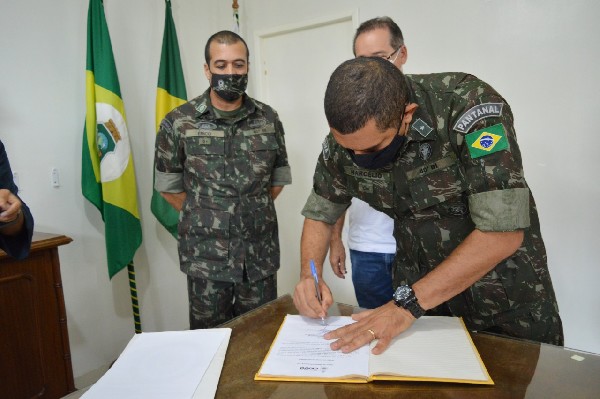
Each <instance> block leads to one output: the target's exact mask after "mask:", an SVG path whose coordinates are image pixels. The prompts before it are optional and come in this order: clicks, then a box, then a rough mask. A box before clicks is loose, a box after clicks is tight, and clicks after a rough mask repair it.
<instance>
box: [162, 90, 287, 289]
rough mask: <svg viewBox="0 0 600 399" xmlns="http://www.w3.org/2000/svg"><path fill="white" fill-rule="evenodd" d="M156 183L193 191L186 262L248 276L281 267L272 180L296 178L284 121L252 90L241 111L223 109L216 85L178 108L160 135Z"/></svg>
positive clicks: (186, 209) (183, 232) (215, 275)
mask: <svg viewBox="0 0 600 399" xmlns="http://www.w3.org/2000/svg"><path fill="white" fill-rule="evenodd" d="M155 162H156V170H155V184H154V186H155V189H156V190H157V191H159V192H167V193H179V192H185V193H186V200H185V202H184V204H183V207H182V211H181V213H180V216H179V218H180V219H179V227H178V231H179V243H178V244H179V260H180V266H181V270H182V271H183V272H185V273H186V274H188V275H190V276H194V277H201V278H206V279H210V280H218V281H232V282H241V281H242V280H243V275H244V266H245V268H246V272H247V277H248V279H249V280H250V281H256V280H259V279H262V278H264V277H267V276H270V275H272V274H273V273H275V272H276V271H277V269H279V238H278V228H277V215H276V214H275V206H274V203H273V199H272V198H271V193H270V189H271V187H272V186H282V185H286V184H290V183H291V173H290V167H289V164H288V158H287V153H286V148H285V141H284V131H283V126H282V124H281V122H280V120H279V117H278V115H277V113H276V112H275V111H274V110H273V109H272V108H271V107H269V106H268V105H266V104H263V103H261V102H259V101H256V100H254V99H252V98H250V97H248V96H246V95H244V100H243V105H242V109H241V110H240V113H239V114H237V116H236V117H235V119H233V120H231V119H229V120H226V119H221V118H219V117H217V115H216V114H215V110H214V108H213V107H212V105H211V102H210V97H209V90H207V91H206V92H205V93H204V94H202V95H201V96H199V97H197V98H195V99H193V100H191V101H189V102H187V103H185V104H183V105H181V106H180V107H178V108H176V109H174V110H173V111H171V112H170V113H169V114H167V116H166V117H165V118H164V120H163V121H162V122H161V126H160V129H159V132H158V135H157V137H156V154H155Z"/></svg>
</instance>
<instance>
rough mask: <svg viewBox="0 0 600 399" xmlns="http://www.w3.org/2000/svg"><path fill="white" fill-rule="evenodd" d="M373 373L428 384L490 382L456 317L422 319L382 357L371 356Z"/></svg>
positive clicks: (425, 317) (393, 342) (394, 341)
mask: <svg viewBox="0 0 600 399" xmlns="http://www.w3.org/2000/svg"><path fill="white" fill-rule="evenodd" d="M375 343H376V341H375V342H372V343H371V346H374V345H375ZM392 370H393V372H391V371H392ZM370 372H371V375H373V376H375V375H377V374H380V375H388V376H389V375H395V376H410V377H422V378H425V379H427V380H432V379H441V380H446V379H452V380H476V381H488V380H490V379H489V376H488V374H487V372H486V371H485V368H484V367H483V363H482V362H481V361H480V358H479V355H478V354H477V352H476V350H475V348H474V346H473V343H472V342H471V339H470V337H469V336H468V332H467V331H466V330H465V328H464V327H463V324H462V321H461V320H460V319H459V318H457V317H429V316H423V317H421V318H420V319H418V320H417V321H415V322H414V324H413V325H412V326H411V327H410V328H409V329H408V330H406V331H405V332H403V333H402V334H400V335H399V336H397V337H396V338H394V339H393V341H392V343H391V345H390V347H389V348H388V349H387V350H386V351H385V352H384V353H383V354H382V355H372V356H371V358H370Z"/></svg>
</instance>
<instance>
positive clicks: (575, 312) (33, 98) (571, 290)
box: [0, 0, 600, 377]
mask: <svg viewBox="0 0 600 399" xmlns="http://www.w3.org/2000/svg"><path fill="white" fill-rule="evenodd" d="M173 3H174V4H173V14H174V18H175V24H176V26H177V31H178V34H179V44H180V47H181V51H182V58H183V67H184V73H185V77H186V82H187V90H188V96H189V97H190V98H191V97H193V96H196V95H198V94H200V93H201V92H202V91H203V90H204V89H205V88H206V86H207V85H206V82H205V78H204V75H203V73H202V66H203V63H204V60H203V49H204V44H205V41H206V39H207V38H208V36H209V35H210V34H212V33H214V32H215V31H217V30H220V29H228V28H230V27H231V26H232V24H231V14H230V12H231V8H230V4H231V2H230V1H227V0H221V1H209V0H195V1H191V0H173ZM240 3H241V10H240V11H241V22H242V33H243V34H244V36H245V37H246V38H247V39H249V40H248V44H249V46H250V50H251V53H253V52H254V48H253V47H254V40H253V37H254V34H255V32H258V31H261V30H265V29H271V28H275V27H277V26H282V25H286V24H295V23H298V22H302V21H307V20H314V19H317V18H320V17H321V16H323V15H327V14H329V15H337V14H339V10H341V9H343V10H351V11H356V10H357V11H358V15H359V21H364V20H365V19H368V18H371V17H374V16H377V15H386V14H387V15H390V16H392V17H393V18H394V19H395V20H396V21H397V22H398V23H399V24H400V26H401V27H402V29H403V31H404V33H405V36H406V42H407V45H408V48H409V61H408V64H407V66H406V72H408V73H411V72H412V73H416V72H433V71H445V70H465V71H469V72H472V73H474V74H476V75H478V76H479V77H481V78H482V79H484V80H486V81H488V82H489V83H491V84H492V85H493V86H494V87H495V88H496V89H498V90H499V91H500V92H501V93H502V94H503V95H504V96H505V97H506V98H507V99H508V101H509V102H510V104H511V106H512V108H513V111H514V114H515V117H516V125H517V131H518V133H519V142H520V145H521V150H522V152H523V155H524V160H525V171H526V176H527V179H528V182H529V183H530V185H531V187H532V189H533V192H534V194H535V196H536V199H537V202H538V206H539V212H540V218H541V221H542V231H543V234H544V238H545V240H546V245H547V247H548V254H549V261H550V269H551V273H552V277H553V279H554V283H555V288H556V291H557V295H558V300H559V304H560V307H561V312H562V316H563V320H564V323H565V332H566V343H567V345H568V346H571V347H575V348H579V349H583V350H589V351H593V352H597V353H600V335H599V334H598V333H597V331H599V330H600V320H599V317H598V309H599V305H600V290H597V289H596V284H595V282H596V281H599V280H600V278H599V277H600V271H599V268H598V267H595V266H596V264H597V263H598V262H597V260H596V258H595V257H596V256H597V250H595V247H596V246H597V242H598V239H597V238H596V234H595V230H596V226H597V225H598V223H599V222H600V216H599V214H600V213H599V211H598V208H597V207H596V204H597V203H598V201H599V200H600V188H599V185H598V184H597V183H596V179H595V177H596V172H597V171H598V170H600V168H599V166H600V165H599V163H600V161H599V160H598V159H599V157H598V156H595V155H596V151H597V150H596V149H597V148H599V147H600V145H599V144H600V143H599V138H598V134H597V132H596V131H597V130H598V128H597V127H596V121H595V120H594V118H593V115H594V112H595V111H596V110H597V109H599V108H600V100H598V97H596V96H592V93H594V90H597V89H598V87H599V84H598V83H599V81H600V79H599V78H598V75H597V74H595V73H594V72H595V69H596V68H595V66H596V65H598V62H599V61H600V45H599V44H600V43H599V40H600V39H599V38H600V27H598V26H597V25H596V24H595V20H596V19H597V18H598V17H599V16H600V4H598V3H597V2H595V1H593V0H588V1H583V0H574V1H568V2H567V1H566V0H563V1H548V0H546V1H542V0H537V1H534V0H526V1H525V0H521V1H516V0H510V1H508V0H506V1H479V0H460V1H453V2H446V1H443V0H435V1H434V0H429V1H422V2H408V1H377V2H372V1H367V0H346V1H343V0H330V1H327V2H324V1H320V0H303V1H301V2H298V1H291V0H279V1H267V0H252V1H244V0H242V1H241V2H240ZM447 3H448V4H447ZM163 4H164V3H163V1H162V0H127V1H125V0H121V1H117V0H105V10H106V15H107V20H108V25H109V30H110V34H111V38H112V42H113V50H114V55H115V59H116V64H117V70H118V73H119V78H120V82H121V91H122V94H123V98H124V101H125V107H126V112H127V117H128V124H129V131H130V135H131V144H132V147H133V153H134V160H135V166H136V172H137V179H138V191H139V203H140V211H141V217H142V225H143V234H144V242H143V244H142V247H141V248H140V250H139V251H138V253H137V254H136V257H135V263H136V270H137V284H138V291H139V296H140V301H141V303H140V306H141V312H142V324H143V327H144V330H145V331H160V330H177V329H185V328H187V326H188V320H187V297H186V286H185V276H184V275H183V274H182V273H181V272H179V266H178V261H177V253H176V243H175V241H174V239H173V238H171V237H170V236H169V235H168V234H167V233H166V232H165V231H164V229H162V227H160V226H159V225H158V224H157V223H156V221H155V219H154V217H153V216H152V214H151V212H150V209H149V208H150V196H151V191H152V190H151V184H152V183H151V179H152V157H153V147H154V101H155V89H156V80H157V74H158V60H159V57H160V46H161V41H162V29H163V21H164V5H163ZM87 7H88V2H87V1H85V0H55V1H52V2H40V1H34V0H21V1H18V2H17V1H11V2H8V1H4V2H3V4H2V10H1V12H0V138H1V139H2V141H3V142H4V144H5V145H6V147H7V151H8V153H9V157H10V160H11V164H12V166H13V169H14V170H15V171H17V172H18V173H19V175H20V182H19V184H20V188H21V190H22V192H21V194H22V196H23V198H24V199H25V201H26V202H27V203H28V204H29V205H30V207H31V209H32V211H33V213H34V216H35V220H36V229H37V230H38V231H45V232H54V233H61V234H65V235H68V236H70V237H72V238H73V239H74V241H73V242H72V243H71V244H69V245H67V246H64V247H61V249H60V256H61V266H62V267H61V268H62V278H63V286H64V292H65V300H66V308H67V317H68V326H69V334H70V340H71V352H72V358H73V366H74V373H75V376H76V377H77V376H81V375H82V374H85V373H87V372H88V371H90V370H94V369H96V368H98V367H99V366H101V365H103V364H106V363H108V362H110V361H112V360H114V359H115V357H116V356H117V355H118V353H119V352H120V351H121V350H122V349H123V347H124V346H125V344H126V343H127V341H128V340H129V339H130V337H131V335H132V334H133V322H132V318H131V306H130V301H129V296H128V294H129V293H128V286H127V281H126V275H125V273H120V274H119V275H117V276H116V277H115V278H114V279H113V281H112V282H111V281H109V280H108V275H107V270H106V264H105V262H106V256H105V253H104V240H103V223H102V221H101V219H100V216H99V214H98V212H97V211H96V210H95V208H93V206H91V205H90V204H89V203H88V202H85V201H84V200H83V197H82V196H81V190H80V168H81V140H82V129H83V120H84V114H85V106H84V98H85V87H84V70H85V55H86V54H85V51H86V25H87ZM350 40H351V38H348V42H347V43H343V44H340V45H347V46H350ZM315 45H316V44H315ZM290 51H293V49H290ZM282 56H285V55H282ZM251 61H253V59H252V58H251ZM316 61H318V60H310V62H316ZM292 67H293V66H291V68H292ZM330 72H331V71H323V74H329V73H330ZM252 80H256V77H255V75H253V76H252V78H251V84H250V88H249V91H250V93H251V94H252V93H254V92H258V88H257V87H256V85H255V84H254V82H252ZM315 101H321V99H315ZM272 105H273V106H274V107H275V108H277V104H272ZM310 117H313V118H322V117H323V116H322V115H311V116H310ZM283 122H284V125H285V122H286V121H285V120H284V121H283ZM567 135H569V136H571V137H569V139H568V140H566V137H567ZM52 167H56V168H58V169H59V171H60V178H61V186H60V187H59V188H52V187H51V185H50V170H51V168H52ZM292 170H293V174H294V176H298V175H299V174H303V173H312V169H311V170H294V165H292ZM285 196H286V190H284V191H283V193H282V197H281V198H280V199H278V201H280V200H281V202H280V203H278V211H279V218H280V219H282V218H285V217H286V216H287V215H294V217H295V216H296V215H297V212H299V209H295V208H294V209H287V208H286V207H285V199H286V197H285ZM282 256H283V257H284V258H285V259H291V258H293V259H294V262H295V265H296V266H294V264H292V263H290V265H291V266H290V268H289V269H286V270H282V272H284V273H294V274H297V273H298V270H297V269H296V267H297V254H295V253H293V254H291V253H288V254H285V253H284V254H283V255H282ZM347 283H348V284H347V287H346V288H347V290H348V292H350V293H351V285H350V282H349V281H348V282H347ZM287 289H289V287H287ZM287 289H286V287H282V289H280V294H283V293H285V292H286V291H287Z"/></svg>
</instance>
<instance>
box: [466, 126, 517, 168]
mask: <svg viewBox="0 0 600 399" xmlns="http://www.w3.org/2000/svg"><path fill="white" fill-rule="evenodd" d="M465 140H466V142H467V146H468V147H469V154H470V155H471V158H472V159H475V158H479V157H483V156H485V155H489V154H493V153H494V152H498V151H502V150H506V149H507V148H508V140H507V139H506V133H505V131H504V126H503V125H502V124H501V123H498V124H497V125H493V126H489V127H486V128H484V129H481V130H477V131H474V132H473V133H469V134H467V135H466V136H465Z"/></svg>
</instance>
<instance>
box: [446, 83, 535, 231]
mask: <svg viewBox="0 0 600 399" xmlns="http://www.w3.org/2000/svg"><path fill="white" fill-rule="evenodd" d="M455 93H456V95H457V97H458V99H457V101H456V104H457V106H455V107H454V109H453V113H452V117H453V120H452V126H451V128H452V132H451V134H450V135H451V140H452V141H453V145H455V146H456V152H457V154H458V155H459V159H460V162H461V165H462V168H463V172H464V175H465V179H466V182H467V186H468V189H467V190H468V195H469V210H470V212H471V218H472V220H473V222H474V223H475V226H476V228H477V229H479V230H482V231H514V230H518V229H523V228H527V227H529V223H530V220H529V188H528V186H527V183H526V181H525V178H524V175H523V166H522V160H521V152H520V150H519V146H518V144H517V137H516V134H515V129H514V123H513V115H512V112H511V110H510V106H509V105H508V104H507V103H506V101H505V100H504V98H502V96H500V94H498V93H497V92H496V91H495V90H494V89H493V88H492V87H491V86H489V85H488V84H486V83H485V82H483V81H481V80H479V79H477V78H476V77H474V76H472V75H467V76H466V77H465V79H463V81H462V82H461V83H460V84H459V85H458V87H457V90H456V92H455Z"/></svg>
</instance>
